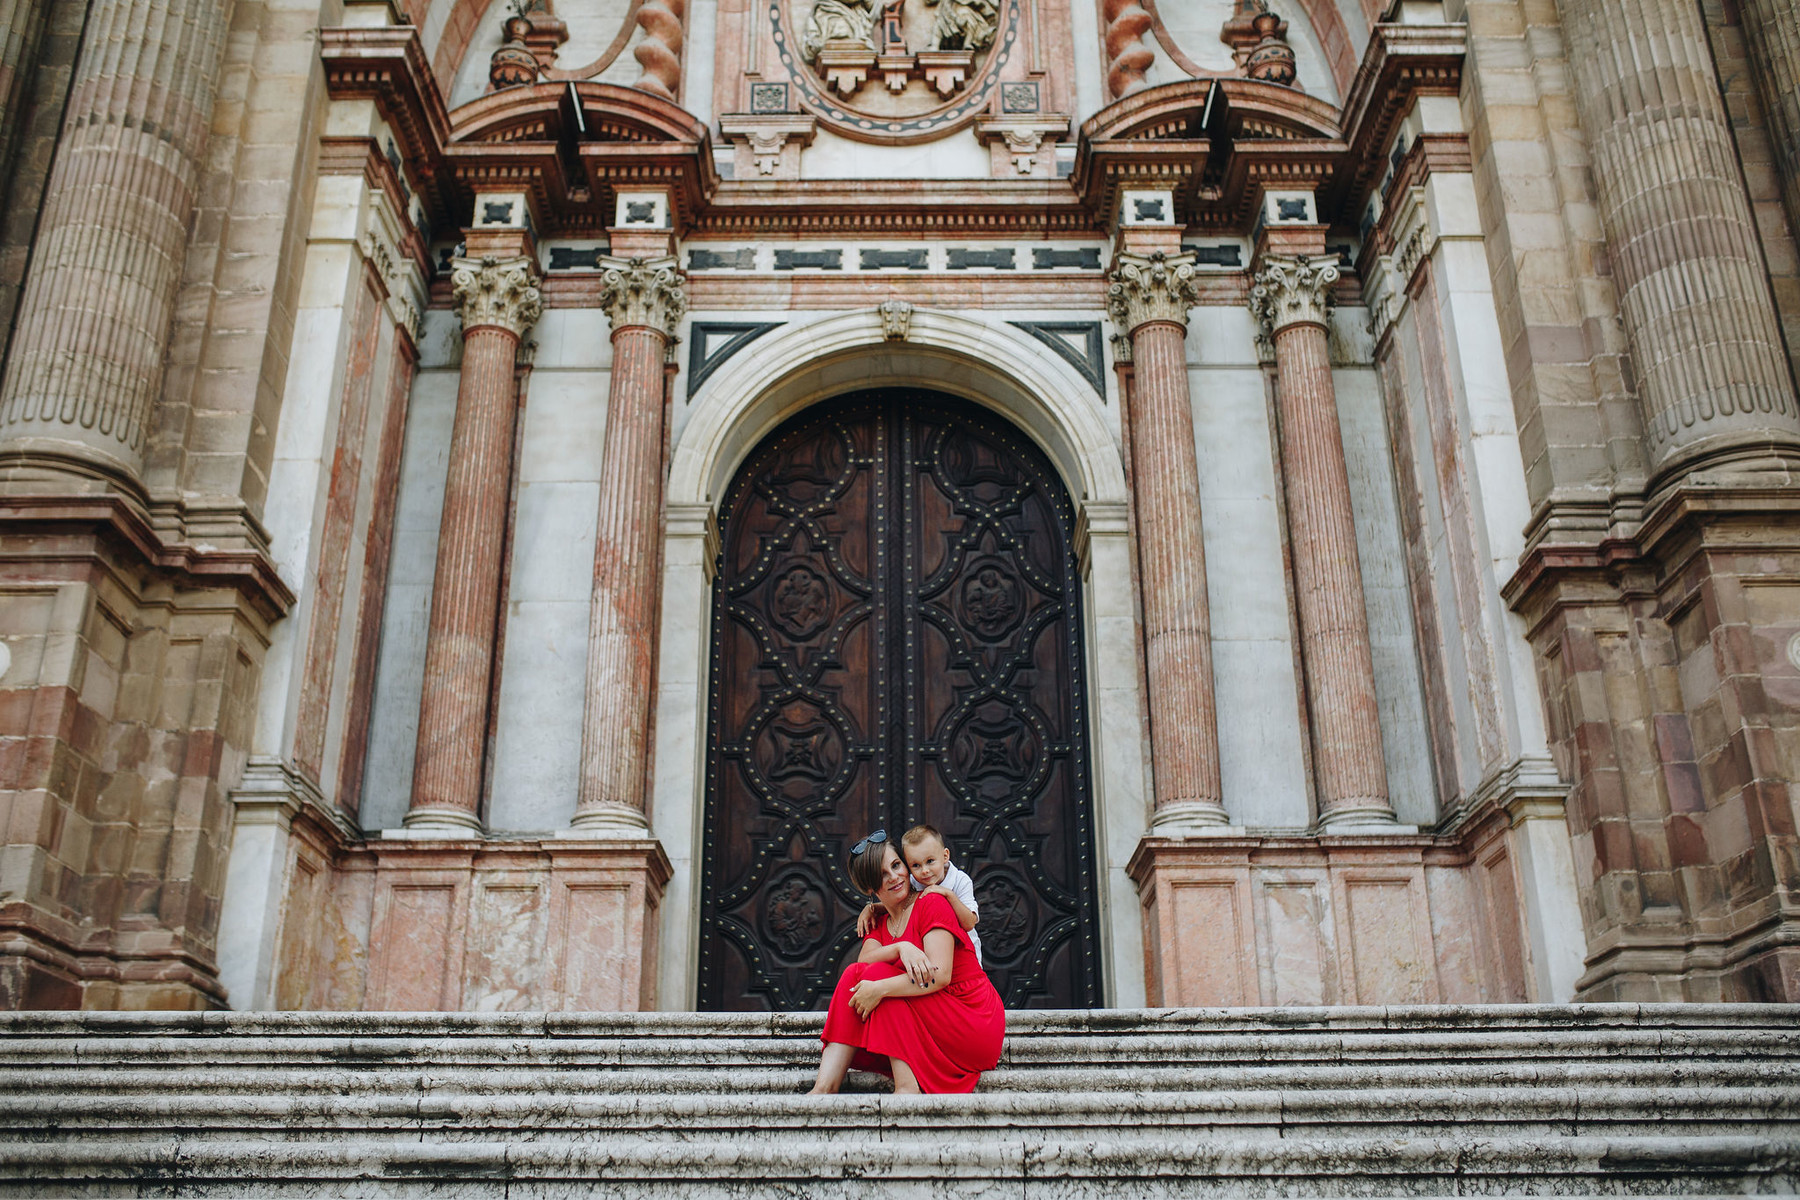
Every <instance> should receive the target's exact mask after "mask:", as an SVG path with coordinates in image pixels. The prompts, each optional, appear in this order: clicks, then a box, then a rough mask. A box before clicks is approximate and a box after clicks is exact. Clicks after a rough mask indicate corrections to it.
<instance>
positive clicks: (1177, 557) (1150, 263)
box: [1106, 252, 1229, 832]
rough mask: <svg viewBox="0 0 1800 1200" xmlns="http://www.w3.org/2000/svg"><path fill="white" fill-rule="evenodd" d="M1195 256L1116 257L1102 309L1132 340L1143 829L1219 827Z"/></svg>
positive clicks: (1221, 808) (1222, 820) (1222, 808)
mask: <svg viewBox="0 0 1800 1200" xmlns="http://www.w3.org/2000/svg"><path fill="white" fill-rule="evenodd" d="M1195 294H1196V293H1195V282H1194V256H1193V255H1191V254H1179V255H1169V254H1164V253H1161V252H1157V253H1152V254H1148V255H1140V254H1131V253H1124V252H1121V253H1120V254H1118V255H1116V256H1115V258H1114V260H1113V270H1112V283H1111V286H1110V287H1108V288H1107V294H1106V300H1107V307H1108V309H1109V310H1110V311H1111V313H1112V317H1113V320H1114V322H1116V323H1117V325H1118V326H1119V328H1121V329H1123V330H1125V331H1127V332H1128V333H1129V334H1130V335H1131V360H1132V363H1133V369H1134V374H1135V376H1136V383H1135V387H1134V388H1133V390H1132V394H1131V467H1132V492H1133V493H1134V503H1135V505H1136V510H1137V534H1138V571H1139V575H1140V578H1141V581H1142V587H1143V599H1144V658H1145V669H1146V674H1147V675H1148V683H1149V687H1150V746H1151V756H1152V763H1153V767H1152V770H1153V773H1154V777H1155V788H1156V813H1155V817H1154V819H1153V822H1152V825H1153V827H1155V828H1156V830H1157V831H1158V832H1166V831H1167V830H1166V829H1164V828H1163V827H1166V826H1177V825H1225V824H1228V823H1229V818H1228V817H1227V816H1226V813H1225V806H1224V804H1223V802H1222V796H1223V788H1222V787H1221V785H1220V782H1219V731H1218V720H1217V714H1216V713H1215V711H1214V705H1213V671H1212V628H1211V624H1210V621H1209V619H1208V613H1207V605H1206V547H1205V544H1204V539H1203V538H1202V536H1201V525H1200V465H1199V461H1198V459H1197V458H1196V456H1195V452H1194V410H1193V407H1192V402H1191V400H1190V398H1189V396H1188V376H1187V349H1186V347H1187V321H1188V309H1189V308H1190V307H1191V306H1192V305H1193V303H1194V299H1195Z"/></svg>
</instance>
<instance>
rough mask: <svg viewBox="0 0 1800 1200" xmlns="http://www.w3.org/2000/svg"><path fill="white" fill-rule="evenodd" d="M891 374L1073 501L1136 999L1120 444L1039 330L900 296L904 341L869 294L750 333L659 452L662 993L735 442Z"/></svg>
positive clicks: (1112, 899)
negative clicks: (964, 407) (965, 408)
mask: <svg viewBox="0 0 1800 1200" xmlns="http://www.w3.org/2000/svg"><path fill="white" fill-rule="evenodd" d="M890 385H907V386H916V387H923V388H929V389H931V390H934V391H940V392H944V393H947V394H949V395H952V396H957V397H961V398H963V399H966V400H970V401H972V402H974V403H976V404H980V405H983V406H985V407H987V408H989V409H991V410H993V411H994V412H996V413H998V414H1000V415H1001V416H1003V417H1005V418H1006V419H1007V420H1009V421H1010V422H1011V423H1012V424H1013V425H1014V426H1016V427H1017V428H1018V429H1019V430H1021V431H1022V432H1023V433H1024V434H1025V435H1026V436H1027V437H1029V438H1031V439H1032V441H1033V442H1035V443H1036V444H1037V445H1038V447H1039V448H1040V449H1042V450H1043V451H1044V453H1045V454H1046V456H1047V457H1048V458H1049V459H1050V462H1051V464H1052V465H1053V466H1054V468H1055V469H1056V471H1057V472H1058V474H1059V475H1061V477H1062V480H1063V483H1064V485H1065V486H1066V487H1067V488H1068V490H1069V494H1070V497H1071V499H1072V500H1073V501H1074V505H1075V509H1076V514H1077V516H1076V520H1077V542H1076V548H1077V552H1078V553H1080V554H1081V555H1082V564H1083V577H1084V587H1085V590H1086V595H1085V597H1084V608H1085V620H1086V627H1087V644H1086V654H1087V660H1088V663H1087V677H1088V709H1089V728H1090V729H1092V730H1093V731H1094V732H1093V735H1092V736H1093V741H1092V745H1091V763H1092V767H1091V771H1092V776H1093V792H1092V795H1093V803H1094V813H1095V830H1096V835H1097V836H1096V841H1097V847H1096V849H1097V858H1098V866H1099V870H1100V873H1101V882H1100V888H1099V890H1100V911H1101V920H1102V925H1103V936H1102V939H1101V942H1102V945H1101V954H1102V956H1103V961H1104V968H1103V974H1104V976H1105V978H1106V980H1107V984H1108V995H1107V1003H1109V1004H1113V1005H1124V1006H1135V1005H1141V1004H1143V1003H1144V943H1143V928H1142V918H1141V916H1140V912H1139V901H1138V895H1137V887H1136V885H1135V884H1134V883H1133V882H1132V881H1131V878H1130V876H1129V874H1128V873H1127V871H1126V864H1127V862H1128V861H1129V859H1130V856H1131V854H1132V852H1133V851H1134V850H1135V849H1136V846H1137V843H1138V840H1139V839H1140V838H1141V837H1142V836H1143V834H1144V832H1145V831H1146V829H1147V828H1148V822H1149V789H1148V781H1147V779H1146V769H1145V768H1146V763H1147V750H1148V747H1147V745H1146V744H1145V743H1144V740H1143V722H1142V703H1143V697H1142V694H1141V682H1140V679H1139V671H1138V663H1137V655H1136V651H1135V650H1134V649H1133V647H1135V646H1136V645H1137V644H1138V638H1139V630H1138V627H1137V617H1136V607H1135V604H1134V601H1133V598H1132V591H1131V579H1132V563H1133V559H1132V550H1131V546H1130V540H1129V532H1128V525H1127V519H1126V509H1127V504H1128V502H1129V497H1128V493H1127V491H1126V486H1125V471H1124V463H1123V459H1122V457H1121V455H1120V451H1119V446H1118V443H1117V442H1116V441H1115V440H1114V439H1113V436H1112V433H1111V431H1110V429H1109V427H1108V425H1107V422H1106V421H1105V420H1104V419H1103V418H1102V415H1101V413H1100V411H1099V406H1097V405H1096V404H1095V403H1094V402H1093V400H1092V399H1090V397H1091V396H1092V395H1093V392H1092V385H1091V384H1089V383H1088V381H1087V380H1086V379H1084V378H1083V377H1082V376H1081V375H1080V374H1079V373H1078V372H1077V371H1076V370H1075V369H1074V368H1073V367H1071V366H1070V365H1069V364H1068V363H1066V362H1064V361H1063V360H1062V359H1061V358H1059V357H1058V356H1057V355H1056V354H1055V353H1054V352H1053V351H1051V350H1050V349H1049V348H1048V347H1046V346H1043V345H1042V344H1041V343H1038V342H1037V341H1035V340H1034V339H1033V338H1032V337H1031V336H1030V335H1029V334H1026V333H1025V332H1024V331H1022V330H1018V329H1014V328H1011V327H1010V326H1008V325H1007V324H1006V323H1005V322H1004V321H1002V320H999V319H997V318H993V317H987V316H984V315H979V314H968V313H951V312H941V311H935V310H929V309H920V310H917V311H915V312H914V313H913V314H912V320H911V326H910V329H909V331H908V337H907V338H906V340H905V341H887V340H886V339H885V338H884V335H883V330H882V322H881V319H880V317H879V316H878V315H877V314H876V312H875V311H874V310H873V309H869V310H864V311H861V312H853V313H843V314H839V315H835V316H830V317H826V318H824V319H822V320H817V321H811V322H808V321H805V320H797V321H795V322H794V323H793V324H792V325H790V326H788V327H786V328H784V329H780V330H776V331H774V332H771V333H769V334H767V335H765V336H764V337H762V338H760V339H758V340H757V341H756V342H754V343H752V344H751V345H750V346H749V347H748V348H746V349H745V350H744V351H742V352H741V353H740V354H739V355H738V356H736V357H734V358H733V359H732V360H731V361H730V362H729V363H728V364H726V365H725V366H723V367H722V368H721V369H720V370H718V371H716V372H714V374H713V375H712V376H711V377H710V378H709V379H708V380H707V382H706V383H705V385H704V386H702V387H701V388H700V389H699V390H698V391H697V392H695V394H694V395H693V396H692V398H691V400H690V406H691V408H692V411H693V415H692V416H691V417H690V418H689V420H688V422H687V425H686V426H685V427H684V428H683V429H682V430H681V432H680V434H679V435H678V437H677V438H676V440H675V444H674V446H673V450H672V455H671V461H670V474H669V481H668V487H667V492H666V497H667V507H666V514H667V521H666V525H665V530H664V541H663V576H662V597H663V601H662V603H663V609H662V626H661V634H660V646H659V650H658V666H657V675H658V693H657V700H656V716H655V723H654V724H655V745H654V748H653V755H654V760H653V761H654V764H655V765H654V767H653V772H654V783H653V785H652V792H651V797H650V818H651V825H652V832H653V833H654V834H655V836H656V837H657V838H658V839H659V840H660V841H661V843H662V845H663V848H664V850H665V852H666V853H667V854H668V856H669V859H670V861H671V863H672V865H673V866H674V868H675V870H674V877H673V878H672V879H671V880H670V882H669V885H668V888H667V890H666V891H665V893H664V896H663V902H662V906H661V912H660V922H661V929H660V945H661V962H660V964H659V968H658V975H659V978H658V984H657V995H658V999H659V1003H660V1004H661V1005H662V1006H663V1007H665V1008H684V1007H686V1006H688V1005H689V1004H690V1003H691V1002H692V997H693V996H694V994H695V988H696V984H697V964H698V939H699V929H700V922H699V909H698V891H697V889H698V886H699V882H700V881H699V879H698V871H699V867H700V861H699V859H700V838H701V823H702V821H703V819H704V811H705V768H704V763H705V755H706V736H707V731H706V728H705V721H706V712H707V689H708V687H709V683H710V681H709V679H708V674H707V671H708V653H707V651H708V645H709V641H710V630H709V629H708V627H707V621H708V611H709V606H708V605H706V604H705V603H704V601H702V602H700V603H696V598H697V597H705V596H706V595H708V594H709V593H710V586H711V565H712V562H713V558H714V555H715V554H716V553H717V540H716V525H715V523H714V522H715V519H716V513H717V506H718V504H719V501H720V499H721V497H722V496H723V494H724V491H725V489H726V487H727V486H728V485H729V483H730V481H731V479H732V477H733V475H734V474H735V472H736V471H737V469H738V467H739V466H740V465H742V463H743V462H744V460H745V458H746V457H747V456H748V455H749V454H750V453H751V452H752V451H753V450H754V449H755V448H756V447H757V446H758V445H759V444H761V442H762V441H763V439H764V438H765V437H766V436H767V435H768V434H769V433H771V432H772V431H773V430H774V429H775V428H776V427H777V426H779V425H780V424H781V423H782V422H783V421H784V420H786V419H787V418H788V417H790V416H792V415H794V414H795V413H797V412H799V411H801V410H802V409H804V408H807V407H809V406H811V405H813V404H816V403H818V402H820V401H823V400H828V399H830V398H832V397H834V396H837V395H841V394H843V393H845V392H850V391H856V390H860V389H863V388H872V387H881V386H890Z"/></svg>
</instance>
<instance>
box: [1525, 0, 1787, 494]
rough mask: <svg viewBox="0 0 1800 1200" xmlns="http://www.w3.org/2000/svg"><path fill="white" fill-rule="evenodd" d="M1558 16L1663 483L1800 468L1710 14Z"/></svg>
mask: <svg viewBox="0 0 1800 1200" xmlns="http://www.w3.org/2000/svg"><path fill="white" fill-rule="evenodd" d="M1753 7H1754V6H1753ZM1762 8H1763V10H1764V11H1766V12H1770V13H1771V14H1773V10H1774V8H1775V6H1773V5H1771V4H1766V3H1765V4H1764V5H1763V6H1762ZM1561 11H1562V16H1563V24H1564V32H1565V34H1566V36H1567V38H1568V43H1569V68H1570V73H1571V75H1572V76H1573V77H1574V82H1575V98H1576V103H1577V106H1578V110H1579V112H1580V115H1581V119H1582V120H1581V123H1582V125H1583V127H1584V129H1585V131H1586V133H1587V136H1588V145H1589V147H1590V153H1591V155H1592V160H1593V177H1594V185H1595V189H1596V191H1597V193H1598V195H1599V200H1600V215H1601V219H1602V221H1603V223H1604V227H1605V231H1606V240H1607V244H1608V247H1609V249H1610V251H1611V259H1612V265H1613V271H1614V273H1615V276H1616V278H1617V281H1618V288H1619V297H1620V304H1621V308H1622V309H1623V313H1624V318H1625V333H1626V336H1627V338H1628V340H1629V342H1630V345H1631V355H1632V361H1633V364H1634V365H1635V367H1636V371H1637V380H1638V400H1639V403H1640V405H1641V407H1642V409H1643V414H1644V425H1645V442H1646V448H1647V449H1648V451H1649V454H1650V460H1651V468H1652V472H1653V475H1655V476H1664V477H1666V476H1668V475H1670V474H1672V473H1675V472H1679V471H1681V470H1686V469H1691V468H1694V467H1704V466H1709V465H1723V464H1727V463H1730V462H1733V461H1748V462H1755V461H1757V460H1766V459H1767V458H1768V457H1769V455H1770V453H1771V451H1772V450H1773V451H1776V452H1779V453H1782V454H1783V455H1788V456H1791V455H1794V454H1796V453H1800V412H1796V408H1795V399H1794V387H1793V381H1792V378H1791V376H1790V374H1789V371H1788V365H1787V361H1786V358H1785V355H1784V352H1783V346H1782V338H1781V330H1780V326H1779V324H1778V322H1777V319H1776V314H1775V306H1774V301H1773V299H1772V298H1771V296H1770V292H1769V282H1768V277H1767V268H1766V266H1765V265H1764V262H1763V256H1762V250H1761V248H1760V246H1759V244H1758V240H1757V232H1756V224H1755V219H1754V217H1753V216H1752V215H1751V212H1750V204H1749V201H1748V199H1747V198H1746V196H1745V194H1744V184H1743V178H1742V171H1741V167H1740V165H1739V163H1738V161H1737V157H1736V148H1735V144H1734V142H1733V140H1732V132H1731V125H1730V121H1729V118H1728V116H1727V114H1726V112H1725V106H1724V102H1723V101H1722V100H1721V99H1720V97H1719V81H1718V76H1717V73H1716V72H1715V70H1714V67H1713V62H1712V58H1711V55H1710V52H1709V50H1708V43H1707V36H1706V28H1705V25H1704V22H1703V21H1702V20H1701V15H1700V9H1699V7H1698V6H1697V5H1694V4H1690V3H1687V2H1686V0H1639V2H1637V3H1631V4H1621V3H1618V2H1617V0H1570V2H1569V3H1566V4H1564V5H1563V6H1562V9H1561ZM1791 18H1792V8H1791V6H1789V12H1788V19H1789V20H1791ZM1778 115H1779V110H1778ZM1777 128H1780V125H1779V122H1778V124H1777ZM1776 140H1777V141H1778V142H1779V141H1780V140H1781V139H1780V138H1779V137H1777V139H1776ZM1790 157H1791V156H1790Z"/></svg>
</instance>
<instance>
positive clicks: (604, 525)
mask: <svg viewBox="0 0 1800 1200" xmlns="http://www.w3.org/2000/svg"><path fill="white" fill-rule="evenodd" d="M605 268H606V269H605V271H604V273H603V275H602V276H601V278H602V284H603V288H602V292H601V297H600V303H601V307H603V308H605V309H606V312H607V316H608V318H609V319H610V320H611V321H612V342H613V362H612V375H611V381H610V386H609V388H608V392H607V412H606V439H605V443H604V447H603V449H602V451H601V463H600V518H599V525H598V528H597V530H596V531H595V537H594V594H593V604H592V607H591V609H590V610H589V612H590V615H589V624H588V664H587V704H586V712H585V714H584V716H583V721H582V734H581V784H580V789H581V790H580V795H579V797H578V798H577V803H576V809H575V818H574V820H573V821H572V822H571V824H572V825H573V827H574V828H576V829H580V830H584V831H586V832H589V833H594V834H598V835H601V836H618V837H642V836H643V835H644V833H645V830H646V829H647V828H648V823H647V822H646V821H645V819H644V783H645V768H646V765H647V762H648V754H649V737H650V712H651V705H652V701H653V697H654V692H655V685H656V616H657V610H658V597H657V579H658V577H659V566H660V560H659V554H658V549H659V546H660V544H661V516H662V503H663V395H664V384H663V379H664V372H663V361H664V358H665V356H666V354H667V351H668V346H669V341H670V339H671V338H672V337H673V336H674V333H675V325H676V323H677V322H679V321H680V320H681V315H682V313H684V312H685V311H687V293H686V291H685V290H684V287H683V283H684V280H683V277H682V275H681V273H680V272H679V270H678V269H677V268H676V261H675V259H673V258H669V257H659V258H650V259H642V258H633V259H608V260H607V261H606V263H605Z"/></svg>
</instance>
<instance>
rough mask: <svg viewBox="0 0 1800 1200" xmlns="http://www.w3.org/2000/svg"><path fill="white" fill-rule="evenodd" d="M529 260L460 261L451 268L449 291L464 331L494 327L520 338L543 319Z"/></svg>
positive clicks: (463, 259) (462, 259) (540, 297)
mask: <svg viewBox="0 0 1800 1200" xmlns="http://www.w3.org/2000/svg"><path fill="white" fill-rule="evenodd" d="M532 266H533V264H532V261H531V260H530V259H529V258H525V257H519V258H506V259H500V258H494V257H493V256H491V255H490V256H487V257H484V258H481V259H479V260H477V259H472V258H459V259H456V260H455V261H454V262H452V263H451V265H450V290H451V293H452V295H453V296H454V297H455V301H456V311H457V314H458V315H459V316H461V317H462V323H463V328H464V329H465V330H468V329H474V328H475V327H477V326H480V325H494V326H498V327H499V328H501V329H504V330H507V331H508V332H510V333H511V334H512V335H513V336H514V337H518V338H522V337H524V336H525V331H526V330H528V329H530V328H531V327H532V326H533V325H535V324H537V319H538V317H540V316H541V315H543V311H544V296H543V293H542V292H540V291H538V278H537V275H536V274H535V272H533V270H532Z"/></svg>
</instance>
